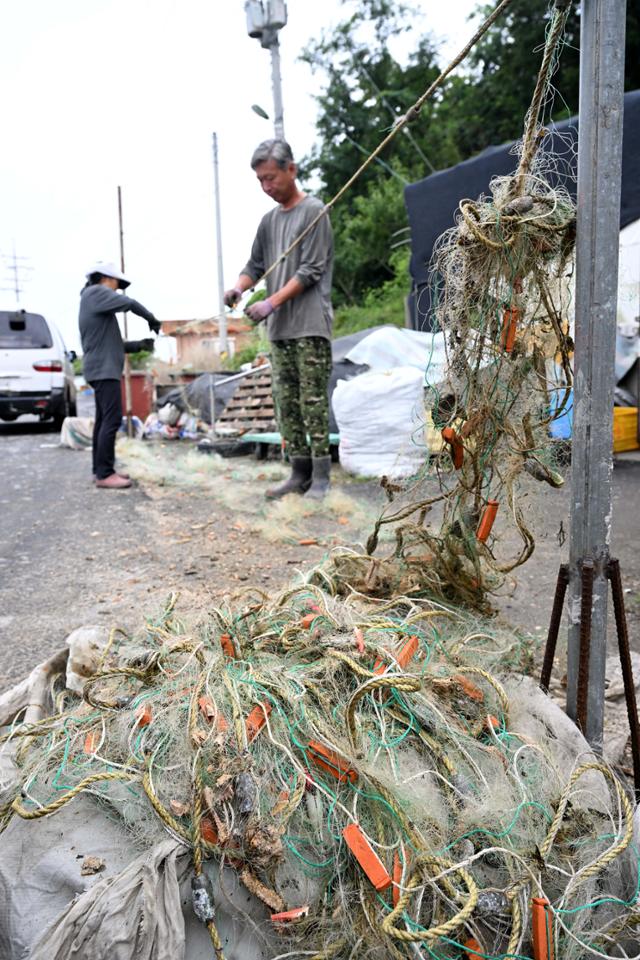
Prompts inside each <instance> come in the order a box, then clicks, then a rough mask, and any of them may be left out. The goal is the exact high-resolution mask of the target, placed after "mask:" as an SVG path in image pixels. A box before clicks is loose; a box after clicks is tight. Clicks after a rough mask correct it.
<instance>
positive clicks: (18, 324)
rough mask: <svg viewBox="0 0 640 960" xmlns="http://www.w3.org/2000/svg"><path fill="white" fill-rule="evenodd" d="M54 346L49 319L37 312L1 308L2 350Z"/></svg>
mask: <svg viewBox="0 0 640 960" xmlns="http://www.w3.org/2000/svg"><path fill="white" fill-rule="evenodd" d="M52 346H53V339H52V337H51V331H50V330H49V327H48V326H47V321H46V320H45V318H44V317H41V316H40V315H39V314H37V313H25V312H23V311H21V310H18V311H17V312H16V313H10V312H9V311H8V310H0V350H1V349H3V348H4V349H5V350H33V349H36V350H44V349H45V348H48V347H52Z"/></svg>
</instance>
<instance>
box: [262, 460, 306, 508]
mask: <svg viewBox="0 0 640 960" xmlns="http://www.w3.org/2000/svg"><path fill="white" fill-rule="evenodd" d="M310 486H311V457H292V458H291V476H290V477H289V478H288V480H285V482H284V483H281V484H280V486H279V487H270V488H269V489H268V490H267V492H266V494H265V496H266V498H267V500H279V499H280V497H286V495H287V494H288V493H300V494H302V493H305V492H306V491H307V490H308V489H309V487H310Z"/></svg>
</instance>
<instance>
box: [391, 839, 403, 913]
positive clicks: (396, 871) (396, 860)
mask: <svg viewBox="0 0 640 960" xmlns="http://www.w3.org/2000/svg"><path fill="white" fill-rule="evenodd" d="M401 883H402V860H401V859H400V854H399V853H398V851H397V850H396V852H395V853H394V855H393V891H392V893H391V897H392V900H393V905H394V907H397V906H398V900H399V899H400V884H401Z"/></svg>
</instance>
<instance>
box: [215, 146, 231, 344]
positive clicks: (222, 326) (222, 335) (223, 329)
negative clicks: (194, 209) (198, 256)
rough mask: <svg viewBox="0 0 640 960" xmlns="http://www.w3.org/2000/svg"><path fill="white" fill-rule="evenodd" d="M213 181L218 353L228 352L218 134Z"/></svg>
mask: <svg viewBox="0 0 640 960" xmlns="http://www.w3.org/2000/svg"><path fill="white" fill-rule="evenodd" d="M213 183H214V190H215V203H216V249H217V254H218V340H219V342H220V353H228V351H229V344H228V342H227V315H226V313H225V306H224V270H223V266H222V218H221V215H220V169H219V164H218V134H217V133H214V134H213Z"/></svg>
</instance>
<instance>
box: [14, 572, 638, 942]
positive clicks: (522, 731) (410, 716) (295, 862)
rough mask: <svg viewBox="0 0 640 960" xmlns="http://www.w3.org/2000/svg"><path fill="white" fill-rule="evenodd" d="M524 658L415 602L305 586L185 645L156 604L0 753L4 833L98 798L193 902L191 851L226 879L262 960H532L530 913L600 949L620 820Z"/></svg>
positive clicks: (615, 904)
mask: <svg viewBox="0 0 640 960" xmlns="http://www.w3.org/2000/svg"><path fill="white" fill-rule="evenodd" d="M528 656H529V651H528V649H527V647H526V645H525V644H524V643H523V642H522V641H521V640H519V639H518V638H517V637H514V636H513V635H512V634H509V633H508V632H506V631H504V632H502V633H501V632H500V631H497V630H495V629H493V630H492V632H491V633H487V632H486V630H484V629H483V628H482V625H481V624H480V623H479V622H478V621H477V620H475V619H474V618H472V617H470V616H469V615H464V616H463V615H461V614H460V613H457V612H455V611H453V610H451V609H447V608H446V607H444V606H443V605H441V604H437V603H435V602H425V601H414V600H411V599H408V598H399V599H396V600H395V601H393V602H390V603H387V604H373V603H371V602H369V603H366V604H363V603H362V601H356V600H355V599H352V601H351V602H345V601H343V600H340V599H336V598H333V597H331V596H330V595H329V594H328V593H326V592H323V591H321V590H319V589H318V588H314V587H310V586H308V585H303V586H300V587H298V588H296V589H290V590H288V591H286V592H285V593H283V594H281V595H280V596H277V597H275V598H273V599H272V600H268V599H267V598H265V597H264V596H263V595H260V594H250V595H249V596H248V597H247V598H246V599H245V601H244V603H242V604H240V605H238V606H235V607H232V606H228V607H224V608H220V609H218V610H216V611H214V613H213V614H212V615H211V617H210V618H209V619H208V620H207V621H206V622H205V623H204V624H202V625H200V627H199V628H197V629H188V628H187V627H185V625H184V624H183V623H181V621H180V619H179V618H178V617H177V616H176V613H175V610H174V609H173V605H172V603H170V604H169V605H168V606H167V608H166V610H165V611H164V612H163V614H162V615H161V616H160V617H159V618H158V619H157V620H156V621H155V622H151V621H150V622H148V623H147V626H146V630H145V631H144V633H143V634H142V635H140V636H137V637H134V638H129V637H126V636H125V635H124V634H123V633H122V632H118V631H113V633H112V635H111V638H110V642H109V644H108V646H107V648H106V649H105V650H104V651H103V654H102V656H101V660H100V663H99V665H98V669H97V671H96V672H95V674H93V675H92V676H91V677H90V678H89V679H88V680H87V681H86V683H85V685H84V690H83V694H82V696H81V697H79V696H74V695H72V694H70V693H69V691H65V690H63V687H64V682H63V680H61V678H58V679H57V680H55V679H54V681H53V688H52V693H53V696H54V699H55V700H56V702H57V705H58V712H54V713H53V714H52V715H51V716H49V717H47V718H46V719H44V720H43V721H41V722H40V723H38V724H35V725H27V726H25V725H24V724H22V725H21V724H16V725H15V727H14V728H13V729H12V730H11V731H10V732H9V733H8V734H7V735H6V736H5V738H4V739H5V741H8V742H9V744H10V745H12V746H13V747H16V746H17V747H18V751H17V759H18V762H19V764H20V785H21V790H20V793H19V795H18V796H12V797H10V798H9V800H8V801H7V802H6V803H5V805H4V807H3V808H2V812H3V817H4V821H5V824H6V823H7V822H8V821H9V820H10V819H11V818H12V817H13V816H15V815H17V816H19V817H23V818H28V819H38V818H41V817H44V816H53V815H54V814H55V813H57V812H58V811H59V810H60V809H63V808H64V807H65V806H66V805H67V804H70V803H72V802H73V800H74V798H75V797H76V796H77V795H78V794H79V793H81V792H83V791H90V792H91V793H92V794H94V795H95V796H97V797H99V798H100V799H101V800H102V801H103V802H106V803H108V804H109V805H111V806H112V807H113V808H115V809H116V810H117V811H118V813H119V814H120V816H121V817H122V819H123V821H124V822H125V823H126V824H127V826H128V828H129V829H130V831H131V834H132V836H133V837H135V838H136V839H137V841H138V842H139V843H142V844H143V845H144V846H146V847H149V848H150V847H152V846H153V845H154V844H157V843H158V842H159V841H160V840H161V839H162V837H163V835H166V833H168V834H169V835H171V836H172V837H174V838H175V839H176V840H177V841H179V842H180V843H181V844H183V845H184V846H185V847H186V848H188V849H189V850H191V851H192V856H193V860H194V865H195V874H196V877H199V878H200V881H199V883H198V882H196V884H195V888H194V889H195V890H196V891H202V890H204V891H205V902H206V903H208V902H209V901H207V900H206V895H207V894H206V891H207V882H208V881H207V880H205V879H203V878H204V877H206V876H207V873H206V870H204V867H203V863H204V860H205V858H211V859H212V860H213V861H214V862H215V863H217V865H218V867H219V868H220V869H219V873H218V881H217V882H218V883H220V885H221V886H224V883H225V882H228V881H225V880H224V879H223V877H224V874H223V868H226V871H225V873H228V871H229V870H230V871H232V875H233V876H234V877H235V880H236V882H239V883H241V884H242V885H243V886H244V887H245V888H246V889H247V890H248V891H250V892H251V893H252V894H253V895H254V896H255V897H257V898H258V900H259V901H260V902H261V903H262V904H263V905H264V906H263V908H262V909H263V917H264V919H263V921H262V922H261V923H259V924H257V925H256V933H257V935H259V936H260V937H261V938H263V940H264V943H265V950H266V953H264V954H263V955H264V956H268V957H275V956H298V955H302V956H314V957H317V958H329V957H336V958H347V957H355V956H358V957H365V956H366V957H371V958H380V960H382V958H387V957H415V956H419V957H428V956H429V957H438V958H440V957H442V958H444V957H451V958H453V957H461V956H465V955H468V956H474V955H479V956H486V957H525V956H529V955H530V950H531V946H530V939H531V932H530V927H531V922H530V914H531V898H532V897H538V898H545V899H546V900H548V901H549V902H550V903H551V905H552V908H553V917H554V921H553V929H554V938H555V941H556V956H561V957H563V958H578V957H583V956H584V955H585V951H586V952H594V953H595V954H596V955H597V954H598V951H599V952H600V955H610V954H608V953H607V951H608V949H609V946H610V944H611V943H612V942H613V940H614V939H615V938H616V937H618V938H619V936H620V932H621V930H625V929H627V927H629V926H630V925H632V924H633V923H634V922H635V920H637V919H638V916H637V915H636V914H633V912H632V911H630V910H629V908H628V905H627V904H626V903H625V901H624V900H623V899H621V898H620V892H621V891H622V890H624V889H626V887H629V889H628V890H627V897H628V899H630V900H634V898H635V897H636V896H637V892H638V891H637V889H636V890H634V889H633V887H634V886H635V885H636V870H635V867H634V863H635V860H634V857H631V859H629V857H630V852H629V847H630V843H631V839H632V811H631V808H630V804H629V801H628V799H627V797H626V794H625V792H624V790H623V789H622V787H621V786H620V784H619V783H618V781H617V780H616V779H615V778H614V777H613V776H612V774H611V773H610V771H609V770H608V768H607V767H606V766H603V765H601V764H600V763H598V762H597V761H596V759H595V758H594V757H593V756H592V755H590V754H589V753H588V748H587V745H586V743H585V742H584V741H583V740H582V738H581V737H580V735H579V734H578V733H577V731H575V728H572V725H571V723H570V721H568V720H567V718H566V717H564V715H563V714H562V713H561V711H560V710H559V709H558V708H556V707H553V708H552V709H550V707H549V705H548V701H547V700H546V698H545V697H544V696H543V695H542V694H541V693H540V692H539V691H537V689H536V688H535V685H534V684H533V683H531V682H528V681H525V680H524V678H521V679H520V680H519V681H517V682H516V681H515V680H514V679H513V677H511V678H509V676H508V675H507V667H506V665H507V664H510V665H511V666H512V667H516V668H520V669H522V668H524V667H526V665H527V660H528ZM498 671H502V674H503V679H498V675H497V672H498ZM569 727H571V728H572V729H573V730H574V731H575V737H577V739H576V740H575V743H573V744H571V743H570V740H571V737H570V736H569V737H568V738H567V730H568V728H569ZM582 751H584V752H585V756H581V752H582ZM625 870H626V871H627V873H628V876H627V874H625ZM625 876H626V877H627V879H626V880H625V879H624V878H625ZM625 884H626V887H625ZM613 891H617V893H615V894H614V893H613ZM205 916H206V917H208V920H207V923H208V926H209V927H210V930H211V935H212V940H213V942H214V944H215V945H216V947H217V949H218V951H219V956H222V954H223V951H224V950H225V949H227V950H229V951H230V954H229V955H230V956H236V954H234V953H233V941H232V940H231V941H230V942H229V943H226V944H224V943H222V942H221V941H220V939H219V934H218V932H217V928H216V924H215V915H214V913H213V912H212V911H210V912H209V913H206V912H205ZM236 922H237V923H241V922H242V918H241V917H238V916H237V914H236ZM465 944H466V947H465ZM587 947H588V948H589V949H588V950H587ZM465 949H470V950H471V953H470V954H465V953H464V950H465Z"/></svg>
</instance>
